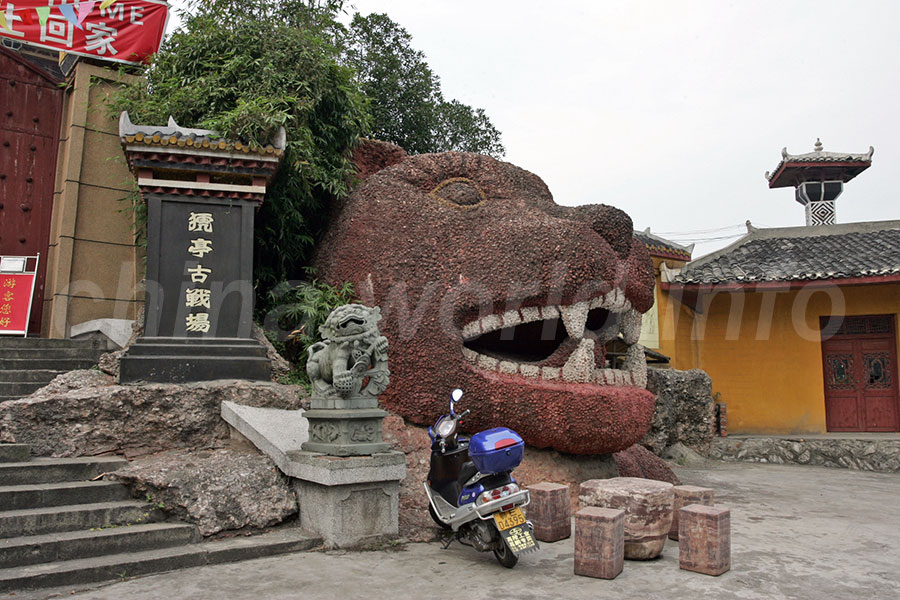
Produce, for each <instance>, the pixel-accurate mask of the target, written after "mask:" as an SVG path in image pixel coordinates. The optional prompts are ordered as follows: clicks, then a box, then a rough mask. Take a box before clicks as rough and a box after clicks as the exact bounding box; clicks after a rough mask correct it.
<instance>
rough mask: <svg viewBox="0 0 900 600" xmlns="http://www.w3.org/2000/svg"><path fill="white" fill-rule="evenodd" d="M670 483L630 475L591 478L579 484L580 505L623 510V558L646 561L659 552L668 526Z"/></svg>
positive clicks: (672, 495) (671, 492)
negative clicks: (611, 477) (612, 477)
mask: <svg viewBox="0 0 900 600" xmlns="http://www.w3.org/2000/svg"><path fill="white" fill-rule="evenodd" d="M672 487H673V486H672V484H670V483H664V482H662V481H650V480H648V479H637V478H634V477H616V478H614V479H592V480H590V481H585V482H584V483H583V484H581V489H580V491H579V499H580V501H581V505H582V506H599V507H602V508H617V509H621V510H624V511H625V558H627V559H629V560H649V559H651V558H656V557H657V556H659V554H660V553H661V552H662V549H663V546H664V545H665V543H666V539H668V537H669V528H670V527H671V525H672V505H673V502H674V497H675V493H674V492H673V490H672Z"/></svg>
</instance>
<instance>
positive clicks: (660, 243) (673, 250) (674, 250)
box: [634, 227, 694, 261]
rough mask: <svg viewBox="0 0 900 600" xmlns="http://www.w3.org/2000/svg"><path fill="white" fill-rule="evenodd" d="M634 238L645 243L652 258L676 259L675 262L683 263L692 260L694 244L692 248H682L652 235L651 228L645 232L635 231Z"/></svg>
mask: <svg viewBox="0 0 900 600" xmlns="http://www.w3.org/2000/svg"><path fill="white" fill-rule="evenodd" d="M634 237H636V238H637V239H639V240H640V241H642V242H644V245H645V246H647V250H648V251H649V252H650V255H651V256H658V257H660V258H674V259H675V260H683V261H689V260H691V252H693V250H694V245H693V244H691V245H690V246H682V245H680V244H676V243H675V242H670V241H669V240H666V239H663V238H661V237H659V236H657V235H653V234H652V233H650V228H649V227H648V228H647V229H645V230H644V231H635V232H634Z"/></svg>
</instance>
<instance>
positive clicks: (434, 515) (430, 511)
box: [428, 502, 450, 529]
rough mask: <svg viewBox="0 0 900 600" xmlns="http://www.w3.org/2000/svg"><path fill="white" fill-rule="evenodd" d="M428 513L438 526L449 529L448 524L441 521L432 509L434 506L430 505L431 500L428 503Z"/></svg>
mask: <svg viewBox="0 0 900 600" xmlns="http://www.w3.org/2000/svg"><path fill="white" fill-rule="evenodd" d="M428 514H429V515H431V519H432V520H433V521H434V522H435V523H437V524H438V527H440V528H441V529H450V526H449V525H447V524H446V523H444V522H443V521H441V519H440V517H438V515H437V513H436V512H435V511H434V507H433V506H432V505H431V502H429V503H428Z"/></svg>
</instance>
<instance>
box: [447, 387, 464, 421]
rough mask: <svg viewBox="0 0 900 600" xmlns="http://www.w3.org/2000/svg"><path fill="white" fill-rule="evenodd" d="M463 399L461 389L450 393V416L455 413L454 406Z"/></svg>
mask: <svg viewBox="0 0 900 600" xmlns="http://www.w3.org/2000/svg"><path fill="white" fill-rule="evenodd" d="M462 397H463V391H462V390H461V389H459V388H456V389H455V390H453V391H452V392H450V414H451V415H452V414H454V413H453V405H454V404H456V403H457V402H459V399H460V398H462Z"/></svg>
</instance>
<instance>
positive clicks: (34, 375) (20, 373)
mask: <svg viewBox="0 0 900 600" xmlns="http://www.w3.org/2000/svg"><path fill="white" fill-rule="evenodd" d="M62 373H65V371H58V370H55V369H18V370H11V369H7V370H5V371H0V382H6V383H18V382H23V381H41V382H45V383H49V382H51V381H53V379H54V378H55V377H56V376H57V375H60V374H62Z"/></svg>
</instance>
